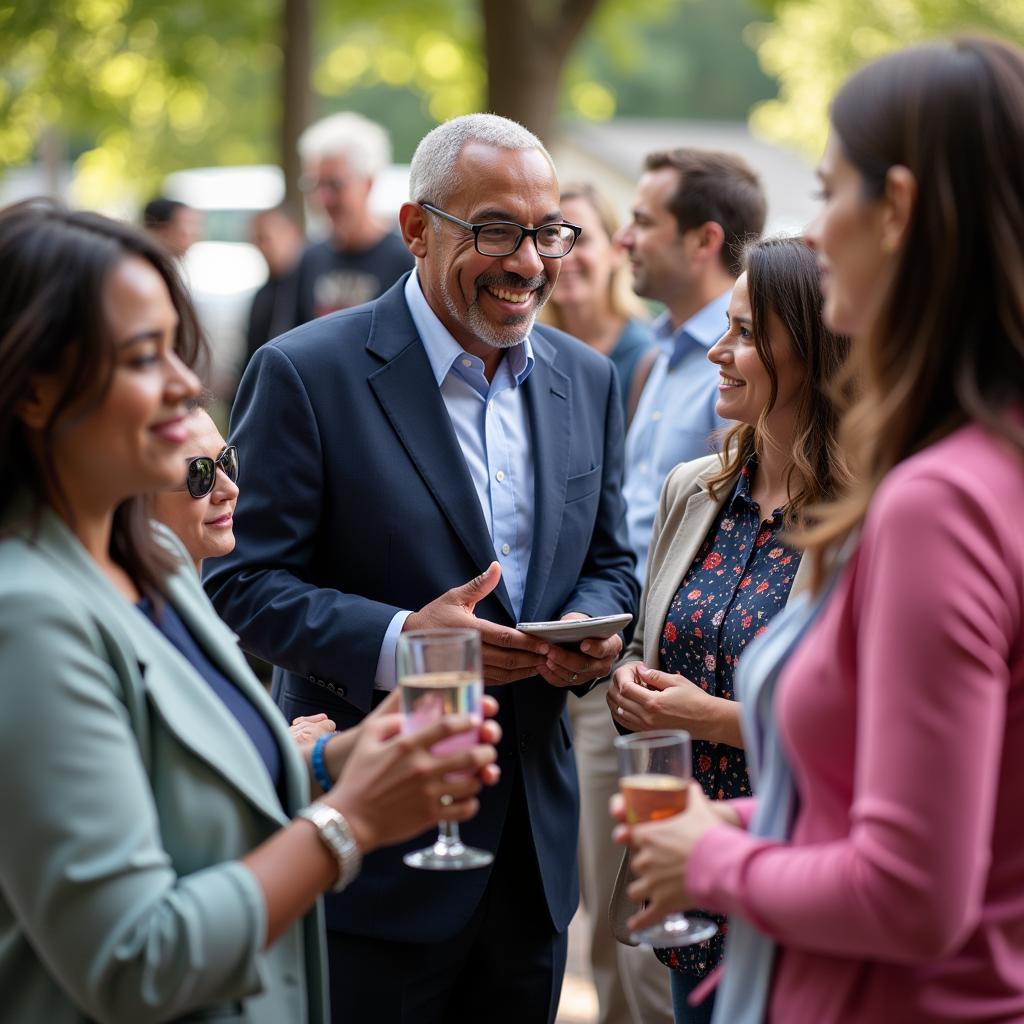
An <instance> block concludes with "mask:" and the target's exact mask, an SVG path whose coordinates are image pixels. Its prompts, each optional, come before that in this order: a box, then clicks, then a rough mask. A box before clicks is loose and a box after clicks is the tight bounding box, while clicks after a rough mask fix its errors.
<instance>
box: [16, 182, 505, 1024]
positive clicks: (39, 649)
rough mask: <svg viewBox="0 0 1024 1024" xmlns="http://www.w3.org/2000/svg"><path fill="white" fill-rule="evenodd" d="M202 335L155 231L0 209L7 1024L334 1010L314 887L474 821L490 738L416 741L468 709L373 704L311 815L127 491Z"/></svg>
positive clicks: (284, 735)
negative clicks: (441, 715) (381, 851)
mask: <svg viewBox="0 0 1024 1024" xmlns="http://www.w3.org/2000/svg"><path fill="white" fill-rule="evenodd" d="M198 348H199V334H198V330H197V328H196V324H195V318H194V315H193V313H192V311H191V309H190V306H189V303H188V299H187V297H186V296H185V293H184V291H183V289H182V287H181V285H180V283H179V282H178V279H177V277H176V273H175V271H174V268H173V266H172V265H171V263H170V261H169V259H168V257H167V256H166V255H165V254H164V253H163V252H162V251H161V250H159V249H158V248H157V247H156V245H155V243H153V242H150V241H149V240H147V239H146V238H145V237H144V236H142V235H141V234H139V233H137V232H136V231H134V230H133V229H131V228H129V227H127V226H125V225H120V224H117V223H115V222H113V221H110V220H107V219H105V218H102V217H98V216H95V215H91V214H85V213H69V212H66V211H64V210H62V209H60V208H58V207H56V206H54V205H52V204H49V203H43V202H39V201H37V202H31V203H26V204H20V205H19V206H16V207H11V208H9V209H8V210H6V211H3V212H0V473H2V477H0V479H2V482H3V486H2V487H0V706H2V712H0V759H2V763H3V765H4V771H3V777H2V781H0V822H2V823H3V825H2V827H3V839H2V840H0V1004H2V1011H0V1016H2V1017H3V1019H4V1021H10V1022H12V1024H43V1022H45V1024H72V1022H75V1024H79V1022H81V1024H84V1022H86V1021H102V1022H118V1024H120V1022H124V1024H144V1022H149V1021H199V1020H217V1021H221V1022H224V1021H232V1022H239V1024H240V1022H247V1024H307V1022H309V1024H316V1022H321V1021H325V1020H326V1019H328V1016H327V1008H326V1005H325V1001H326V1000H325V995H324V993H325V991H326V987H325V985H324V969H323V957H322V938H321V922H320V913H319V909H318V904H317V899H318V897H319V896H320V894H321V893H322V892H323V891H324V890H326V889H328V888H330V887H332V886H337V885H341V884H346V883H347V882H348V881H350V880H351V878H352V877H353V876H354V875H355V873H356V872H357V871H358V865H359V860H360V857H361V855H362V854H366V853H368V852H369V851H371V850H372V849H374V848H375V847H377V846H380V845H382V844H387V843H391V842H396V841H398V840H399V839H404V838H408V837H411V836H413V835H415V834H417V833H419V832H420V831H422V830H424V829H425V828H427V827H428V826H429V825H430V824H431V823H432V822H434V821H436V820H438V819H440V818H448V819H452V820H464V819H465V818H468V817H470V816H471V815H472V814H473V813H474V812H475V809H476V801H475V799H474V794H475V793H476V792H477V790H478V789H479V786H480V784H481V780H485V781H490V780H491V778H492V777H493V773H492V772H491V766H490V762H491V761H493V758H494V756H495V752H494V749H493V747H492V746H490V745H486V744H484V743H481V744H480V745H478V746H475V747H473V748H472V749H470V750H468V751H465V752H463V753H461V754H456V755H452V756H449V757H446V758H436V757H434V756H432V755H431V754H430V753H429V750H430V745H431V744H434V743H436V742H437V741H438V740H439V739H440V738H442V737H443V736H445V735H448V734H450V733H451V732H452V731H456V730H457V729H458V728H462V729H466V728H468V727H469V725H470V723H469V722H468V721H463V722H461V723H459V722H455V723H442V724H440V725H439V726H437V727H434V728H433V729H431V730H427V731H424V732H423V733H419V734H417V735H416V736H415V737H401V736H397V735H396V733H397V728H398V723H397V719H396V716H394V715H390V716H389V715H383V716H381V715H378V716H374V717H373V718H371V719H369V720H367V722H366V723H365V724H364V725H363V726H362V727H361V729H360V731H359V735H358V736H352V735H350V734H345V735H344V736H342V737H340V738H339V739H337V740H336V741H333V742H332V743H331V744H330V746H328V747H327V748H326V763H324V764H321V765H319V766H318V769H319V773H318V775H319V777H320V778H323V773H324V772H326V773H327V775H329V776H330V777H331V778H333V779H336V780H338V781H337V782H336V783H335V784H333V785H332V786H331V787H329V791H328V792H326V793H322V795H321V796H320V799H319V800H318V801H316V802H315V803H314V804H313V805H311V808H312V810H310V809H309V808H304V805H305V804H306V803H307V802H308V800H309V791H310V779H309V774H308V769H307V766H306V765H305V764H304V763H303V761H302V759H301V758H300V756H299V754H298V752H297V750H296V748H295V747H294V744H293V743H292V741H291V739H290V737H289V734H288V729H287V725H286V723H285V722H284V721H283V720H282V719H281V718H280V714H279V712H278V711H277V709H276V707H275V706H274V704H273V702H272V701H271V700H270V699H269V697H268V696H267V695H266V694H265V693H264V691H263V690H262V688H261V687H260V685H259V683H258V682H257V681H256V680H255V678H254V677H253V676H252V675H251V673H250V671H249V669H248V667H247V665H246V662H245V659H244V658H243V656H242V654H241V652H240V650H239V649H238V646H237V643H236V641H235V637H234V636H233V634H232V633H231V632H230V631H229V630H228V629H227V628H226V627H225V626H224V625H223V624H222V623H221V622H220V621H219V620H218V619H217V617H216V615H215V613H214V612H213V610H212V608H211V607H210V606H209V604H208V602H207V600H206V597H205V595H204V594H203V592H202V590H201V588H200V586H199V584H198V582H197V580H196V577H195V572H194V570H193V568H192V566H191V564H190V563H189V561H188V559H187V556H186V555H185V553H184V551H183V549H182V548H181V547H180V545H179V544H178V542H177V541H176V540H174V539H173V538H172V536H171V534H170V533H169V532H166V531H162V530H161V529H160V528H158V527H156V526H155V524H151V523H150V522H149V521H148V519H147V518H146V516H145V514H144V511H143V509H142V506H141V500H140V499H139V498H138V497H137V496H138V495H142V494H145V493H146V492H151V491H158V490H162V489H165V488H167V487H169V486H172V485H173V484H175V483H177V482H178V481H179V477H182V475H183V473H184V469H185V459H184V447H183V446H184V441H185V437H186V430H185V428H184V426H183V418H184V415H185V412H186V409H187V403H188V402H189V400H190V399H192V398H193V397H194V396H195V395H196V394H197V393H198V390H199V385H198V381H197V379H196V377H195V376H194V375H193V373H192V371H191V370H190V369H189V365H190V364H191V362H192V361H193V359H194V358H195V356H196V355H197V352H198ZM172 627H174V628H172ZM175 629H177V633H175ZM182 638H184V639H182ZM483 733H484V735H485V736H486V737H487V739H489V740H491V741H493V740H494V739H495V738H496V735H497V733H496V730H495V728H494V727H493V726H492V725H488V726H487V727H485V729H484V730H483ZM342 766H344V774H343V777H341V778H340V779H338V776H339V773H340V772H341V769H342ZM485 766H487V767H485ZM453 770H457V771H460V772H462V773H463V774H462V775H461V776H460V777H459V778H457V779H455V780H453V779H451V777H450V773H451V772H452V771H453ZM489 773H490V775H489ZM446 776H447V778H446ZM328 781H329V780H328ZM316 788H317V791H319V788H318V787H316ZM297 814H298V815H299V818H298V819H297V820H294V821H293V820H292V819H293V816H294V815H297Z"/></svg>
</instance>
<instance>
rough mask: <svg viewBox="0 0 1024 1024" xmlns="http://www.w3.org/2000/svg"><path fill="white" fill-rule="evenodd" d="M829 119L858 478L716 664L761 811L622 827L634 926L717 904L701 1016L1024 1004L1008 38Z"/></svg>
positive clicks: (1004, 1012) (976, 1013) (930, 1015)
mask: <svg viewBox="0 0 1024 1024" xmlns="http://www.w3.org/2000/svg"><path fill="white" fill-rule="evenodd" d="M831 120H832V132H831V137H830V140H829V143H828V146H827V148H826V150H825V154H824V157H823V158H822V161H821V165H820V167H819V175H820V177H821V180H822V184H823V190H824V208H823V210H822V212H821V214H820V216H819V217H818V219H817V220H816V221H815V223H814V224H813V225H812V227H811V228H810V229H809V230H808V242H809V243H810V244H811V245H812V247H813V248H814V249H815V250H816V251H817V253H818V255H819V259H820V263H821V267H822V272H823V282H824V289H825V295H826V306H825V318H826V321H827V322H828V323H829V325H830V326H831V327H832V328H833V329H834V330H837V331H841V332H844V333H848V334H851V335H852V336H853V337H854V339H855V343H854V355H853V360H852V362H853V365H852V366H851V373H853V374H855V375H856V377H857V380H858V382H859V386H858V389H857V392H856V393H857V400H856V402H855V403H854V404H853V405H852V407H851V408H850V409H849V411H848V412H847V414H846V417H845V420H844V424H843V432H842V437H843V439H844V442H845V445H846V447H847V451H848V452H849V454H850V456H851V458H852V459H853V462H854V464H855V465H856V466H857V467H858V468H859V484H858V485H857V487H856V488H855V489H854V490H852V491H851V492H850V493H848V494H847V495H846V496H845V497H844V498H843V499H842V500H841V501H839V502H836V503H834V504H832V505H831V506H829V507H827V508H826V509H825V510H824V512H823V514H822V517H821V520H820V522H819V524H818V526H817V527H816V528H815V530H813V531H812V532H810V533H808V534H807V535H805V537H804V538H803V539H804V541H805V543H806V545H807V547H808V552H809V557H811V558H813V559H815V561H816V564H817V567H818V575H819V578H820V579H821V580H823V581H824V582H823V583H822V584H821V586H820V587H819V594H821V595H822V596H821V599H820V600H819V601H818V603H817V605H816V606H815V605H814V604H813V603H811V604H809V605H808V606H807V607H805V608H804V609H803V610H802V612H800V613H794V615H795V617H793V616H791V617H790V618H789V619H788V620H777V621H776V624H773V628H772V629H770V630H769V631H768V633H767V634H766V635H765V637H763V638H762V641H761V642H760V644H758V645H751V648H750V649H749V650H748V654H747V655H745V659H744V664H743V665H741V672H740V675H741V680H740V686H741V688H742V691H743V692H742V696H743V700H744V705H745V707H746V708H748V709H749V717H747V718H745V721H744V731H745V735H746V736H747V738H748V746H749V745H750V743H751V742H753V745H754V746H755V748H757V749H758V750H760V752H761V755H760V764H761V768H762V769H763V771H762V772H761V773H760V779H759V782H758V792H759V794H761V805H760V806H756V807H755V806H754V804H755V803H756V800H755V801H746V802H740V801H737V802H734V803H733V804H732V805H731V806H730V807H722V806H721V805H715V806H712V805H711V804H710V803H709V802H708V801H707V800H705V799H704V797H703V794H702V793H701V791H700V787H699V786H691V789H690V794H689V798H690V806H689V809H688V810H687V812H686V813H685V814H683V815H680V816H678V817H676V818H673V819H670V820H668V821H665V822H660V823H656V824H650V825H641V826H636V827H635V828H633V829H631V830H627V829H626V828H625V827H624V826H623V827H621V829H620V838H621V839H623V840H626V841H629V842H630V844H631V846H632V847H633V859H632V867H633V870H634V873H635V875H636V876H637V881H636V882H635V884H634V886H633V888H632V889H631V891H630V895H631V897H633V898H635V899H638V900H640V899H644V900H647V901H648V906H647V907H646V909H645V910H644V911H643V912H642V913H640V914H639V915H637V917H636V918H634V919H633V921H632V922H631V924H632V925H633V926H635V927H641V926H644V925H646V924H649V923H651V922H652V921H655V920H658V919H660V918H661V917H663V916H664V915H665V913H666V912H668V911H669V910H678V909H684V908H686V907H691V906H702V907H711V908H713V909H717V910H719V911H722V912H725V913H728V914H730V915H732V916H733V917H734V919H735V924H736V926H737V927H736V928H734V933H733V935H732V936H730V945H728V946H727V948H726V961H725V975H726V984H725V986H724V990H723V992H722V993H720V996H719V1000H718V1003H717V1005H716V1013H715V1017H714V1020H715V1021H716V1022H722V1024H740V1022H743V1024H746V1022H755V1021H762V1020H769V1021H772V1022H776V1024H831V1022H848V1021H849V1022H853V1021H857V1022H862V1021H863V1022H879V1024H888V1022H894V1024H896V1022H898V1024H918V1022H921V1024H924V1022H938V1021H947V1022H958V1024H959V1022H967V1021H986V1022H993V1021H1024V763H1022V762H1024V172H1022V168H1021V161H1022V157H1024V53H1022V51H1021V50H1019V49H1017V48H1015V47H1013V46H1010V45H1007V44H1004V43H999V42H995V41H990V40H982V39H976V38H965V39H960V40H957V41H955V42H952V43H934V44H930V45H927V46H922V47H917V48H914V49H911V50H906V51H903V52H901V53H897V54H892V55H889V56H887V57H883V58H882V59H881V60H879V61H877V62H875V63H874V64H872V65H869V66H868V67H866V68H864V69H863V70H861V71H860V72H858V73H857V74H856V75H855V76H854V77H853V78H851V79H850V80H849V81H848V82H847V84H846V85H845V86H844V87H843V88H842V89H841V90H840V92H839V94H838V95H837V96H836V98H835V101H834V103H833V107H832V115H831ZM826 578H827V581H826ZM801 614H802V616H803V621H802V622H801V621H800V620H799V615H801ZM787 631H788V639H787ZM773 638H774V640H773ZM773 679H777V689H775V690H774V701H773V702H768V701H765V700H763V699H758V698H759V696H761V695H762V694H763V692H764V691H763V689H762V690H759V687H763V685H764V684H765V680H768V681H769V684H770V685H774V684H771V680H773ZM769 692H770V691H769ZM748 696H749V697H750V698H751V699H749V700H748ZM766 708H767V709H768V712H769V713H768V714H765V709H766ZM758 711H760V712H761V717H760V718H758V717H757V715H758ZM775 740H778V745H777V747H776V746H773V743H774V741H775ZM790 771H791V776H787V775H786V773H787V772H790ZM780 778H784V779H785V778H789V779H791V781H790V782H789V783H786V782H785V781H784V782H783V783H780V782H779V779H780ZM762 783H764V784H765V785H764V786H762V785H761V784H762ZM787 785H788V790H787ZM787 793H791V794H792V797H793V799H792V804H791V806H792V807H793V811H792V812H790V811H789V810H788V807H789V806H790V805H789V804H787V803H786V801H787V799H788V796H787ZM780 807H782V808H784V809H783V810H782V811H781V812H780ZM748 825H749V826H750V830H749V831H748V830H746V826H748ZM744 929H746V933H744ZM761 977H763V978H764V979H765V981H764V986H763V988H764V992H765V994H764V997H763V998H762V997H761V995H760V990H759V983H758V979H759V978H761ZM723 994H729V995H730V998H729V999H726V1000H723V999H722V998H721V996H722V995H723Z"/></svg>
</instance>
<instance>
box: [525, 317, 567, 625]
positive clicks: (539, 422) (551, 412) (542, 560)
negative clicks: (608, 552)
mask: <svg viewBox="0 0 1024 1024" xmlns="http://www.w3.org/2000/svg"><path fill="white" fill-rule="evenodd" d="M530 341H531V344H532V345H533V353H534V359H535V362H534V365H533V371H532V372H531V373H530V376H529V377H528V378H527V379H526V381H525V383H524V384H523V390H524V392H525V395H526V409H527V416H528V417H529V422H530V433H531V445H532V449H533V463H534V490H535V494H534V502H533V505H534V520H533V540H532V544H531V552H530V569H529V572H528V574H527V577H526V592H525V594H524V595H523V613H522V617H523V620H524V621H528V620H530V619H532V617H533V614H534V609H535V608H536V607H537V606H538V605H539V603H540V600H541V598H542V597H543V595H544V588H545V587H546V586H547V582H548V578H549V577H550V575H551V567H552V564H553V563H554V558H555V548H556V547H557V546H558V536H559V533H560V531H561V527H562V513H563V511H564V510H565V482H566V480H567V479H568V476H569V443H570V437H571V429H572V381H571V380H570V379H569V378H568V377H567V376H566V375H565V374H564V373H562V372H561V370H558V369H556V368H555V366H554V361H555V355H556V351H555V348H554V346H553V345H552V344H551V343H550V342H549V341H548V340H547V339H546V338H544V337H542V336H541V335H540V334H539V333H538V332H536V331H535V332H534V333H533V334H532V335H531V338H530Z"/></svg>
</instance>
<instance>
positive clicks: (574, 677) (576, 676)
mask: <svg viewBox="0 0 1024 1024" xmlns="http://www.w3.org/2000/svg"><path fill="white" fill-rule="evenodd" d="M579 677H580V674H579V672H573V674H572V675H571V676H569V682H570V683H575V682H576V680H577V679H579Z"/></svg>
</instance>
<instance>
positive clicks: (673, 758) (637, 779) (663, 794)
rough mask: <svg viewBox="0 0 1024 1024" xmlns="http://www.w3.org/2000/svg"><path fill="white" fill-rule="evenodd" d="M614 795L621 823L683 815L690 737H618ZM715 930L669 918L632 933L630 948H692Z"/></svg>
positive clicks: (668, 732) (656, 733) (697, 920)
mask: <svg viewBox="0 0 1024 1024" xmlns="http://www.w3.org/2000/svg"><path fill="white" fill-rule="evenodd" d="M615 746H616V748H617V750H618V752H619V790H620V792H621V793H622V797H623V799H624V800H625V803H626V822H627V824H629V825H639V824H641V823H643V822H646V821H661V820H662V819H664V818H671V817H673V816H674V815H676V814H682V813H683V811H685V810H686V795H687V786H688V785H689V782H690V779H691V777H692V774H693V769H692V758H693V754H692V752H691V748H690V734H689V733H688V732H684V731H683V730H681V729H657V730H653V731H651V732H635V733H630V734H629V735H628V736H618V737H616V740H615ZM716 931H718V926H717V925H716V924H715V922H714V921H709V920H708V919H707V918H705V917H692V916H691V917H687V916H686V915H685V914H670V915H669V916H668V917H666V918H665V920H664V921H662V922H661V923H660V924H656V925H652V926H651V927H650V928H647V929H645V930H644V931H642V932H634V933H633V935H632V938H633V941H634V942H639V943H640V944H641V945H645V946H655V947H657V948H659V949H664V948H666V947H670V946H692V945H693V944H694V943H696V942H703V941H704V940H705V939H710V938H711V936H712V935H714V934H715V932H716Z"/></svg>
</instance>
